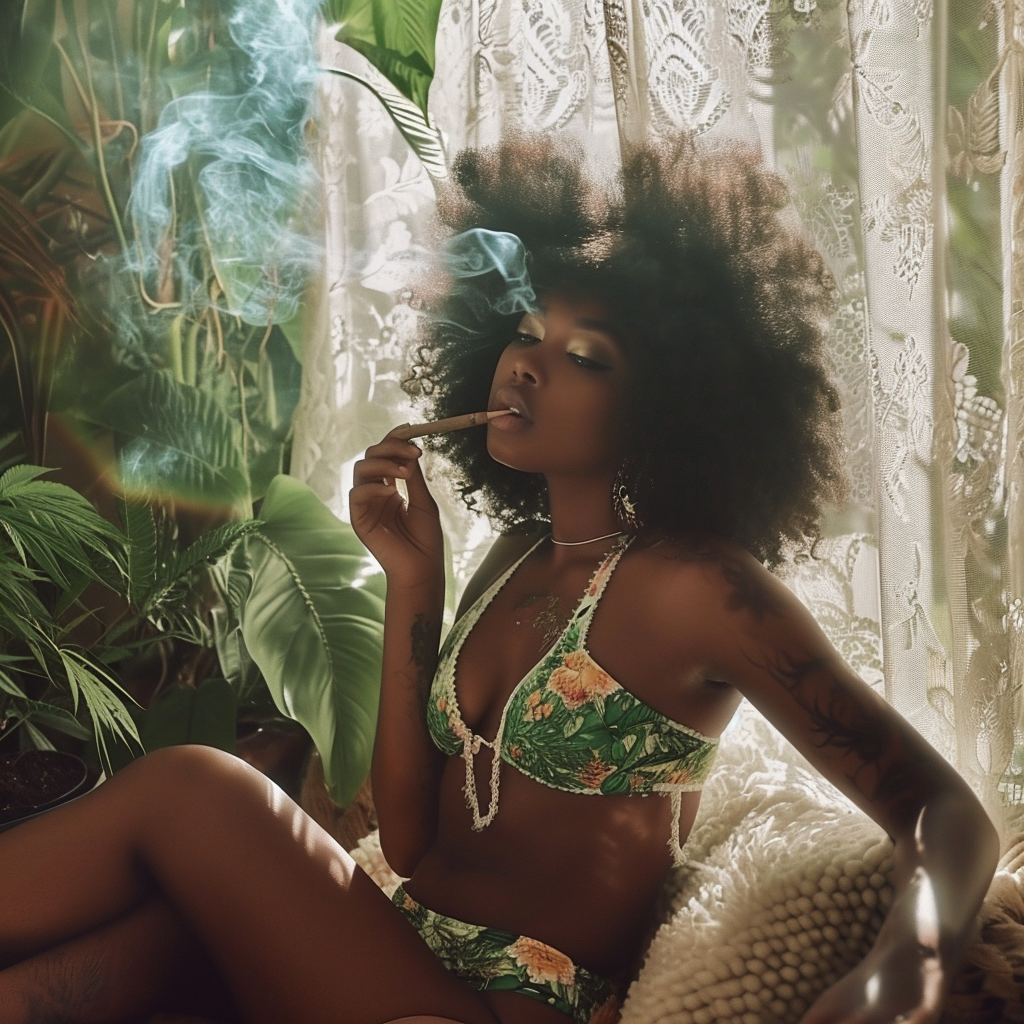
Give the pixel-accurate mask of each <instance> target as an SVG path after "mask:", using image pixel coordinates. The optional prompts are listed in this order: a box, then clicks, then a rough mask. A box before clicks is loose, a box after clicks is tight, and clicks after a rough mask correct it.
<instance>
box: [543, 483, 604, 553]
mask: <svg viewBox="0 0 1024 1024" xmlns="http://www.w3.org/2000/svg"><path fill="white" fill-rule="evenodd" d="M613 478H614V474H612V473H609V474H608V475H607V478H605V476H604V475H593V476H585V477H573V478H571V479H567V478H564V477H554V478H553V477H548V478H547V483H548V502H549V508H550V510H551V536H552V537H553V538H554V539H555V540H558V541H562V542H570V543H571V542H574V541H581V540H584V541H585V540H590V539H591V538H597V537H606V536H607V535H608V534H613V533H617V532H619V531H620V530H622V524H621V523H620V522H619V520H618V518H617V517H616V515H615V510H614V508H613V507H612V480H613ZM610 541H611V538H610V537H609V538H607V540H606V543H610ZM599 549H601V543H600V542H599V541H596V540H595V541H594V543H593V544H592V545H590V544H580V545H578V546H560V545H555V549H554V552H552V555H553V557H555V558H557V559H559V560H565V561H575V560H576V558H578V557H579V556H581V555H582V556H591V555H593V553H594V552H595V551H597V550H599Z"/></svg>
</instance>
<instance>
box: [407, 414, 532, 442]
mask: <svg viewBox="0 0 1024 1024" xmlns="http://www.w3.org/2000/svg"><path fill="white" fill-rule="evenodd" d="M511 414H512V410H511V409H493V410H491V411H490V412H467V413H465V414H464V415H462V416H449V417H447V419H443V420H434V421H433V422H431V423H403V424H402V425H401V426H400V427H395V429H394V430H392V431H391V432H390V436H391V437H397V438H400V439H401V440H403V441H411V440H412V439H413V438H414V437H423V436H424V435H425V434H447V433H449V432H450V431H452V430H465V429H466V427H475V426H477V425H478V424H483V423H486V422H487V421H488V420H493V419H494V418H495V417H496V416H509V415H511Z"/></svg>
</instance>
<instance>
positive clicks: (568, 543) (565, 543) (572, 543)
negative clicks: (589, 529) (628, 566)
mask: <svg viewBox="0 0 1024 1024" xmlns="http://www.w3.org/2000/svg"><path fill="white" fill-rule="evenodd" d="M622 534H623V531H622V530H616V531H615V532H614V533H604V534H602V535H601V536H600V537H591V538H590V539H589V540H555V538H554V537H552V538H551V543H552V544H557V545H558V546H559V547H561V548H576V547H579V546H580V544H593V543H594V541H598V540H608V538H609V537H621V536H622Z"/></svg>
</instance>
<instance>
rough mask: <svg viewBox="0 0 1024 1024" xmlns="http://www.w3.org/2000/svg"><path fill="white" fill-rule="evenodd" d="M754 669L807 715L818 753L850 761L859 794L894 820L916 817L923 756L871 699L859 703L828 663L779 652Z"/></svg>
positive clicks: (851, 777)
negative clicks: (825, 750)
mask: <svg viewBox="0 0 1024 1024" xmlns="http://www.w3.org/2000/svg"><path fill="white" fill-rule="evenodd" d="M748 660H749V661H750V663H751V664H753V665H755V666H756V667H757V668H759V669H761V670H762V671H763V672H766V673H767V674H768V675H769V676H770V677H771V678H772V679H774V680H775V681H776V682H777V683H778V684H779V685H780V686H781V687H782V688H783V689H784V690H786V691H787V692H788V693H789V694H790V695H791V696H792V697H793V699H794V700H795V701H796V702H797V704H799V705H800V707H801V708H802V709H803V711H804V712H805V713H806V714H807V716H808V718H809V719H810V723H811V732H812V733H813V735H814V736H815V744H816V745H817V746H818V747H833V748H835V749H837V750H839V751H841V752H842V753H844V754H846V755H848V756H849V757H850V759H851V760H852V761H853V762H854V765H855V767H852V769H851V770H847V771H846V772H845V773H844V774H845V775H846V778H847V779H848V780H849V781H850V783H851V784H852V785H853V786H854V787H856V789H857V790H858V791H859V792H861V793H863V794H864V796H865V797H867V798H868V799H869V800H871V801H872V802H873V803H875V804H876V805H878V806H880V807H881V808H883V809H884V810H885V811H886V812H887V814H888V815H891V816H892V817H893V819H895V820H900V819H903V820H905V818H906V817H907V816H908V815H911V814H914V813H916V812H917V810H918V809H919V808H920V804H921V796H922V793H921V785H922V772H921V771H920V767H919V766H920V765H921V763H922V762H923V760H924V755H923V753H922V752H920V751H916V750H912V749H908V747H907V745H906V743H905V742H904V741H903V737H902V735H901V731H900V730H899V729H898V728H897V726H896V725H895V723H893V722H891V721H890V720H889V716H888V715H886V714H884V713H883V709H882V708H876V707H872V703H871V698H870V697H865V698H864V699H861V698H859V697H858V696H857V695H855V694H852V693H851V692H850V691H849V689H848V688H847V687H846V686H845V685H844V684H843V683H842V681H841V680H839V679H838V678H837V677H836V676H835V675H834V674H833V673H832V672H831V671H830V668H829V663H830V659H827V658H823V657H815V658H806V659H803V660H801V659H799V658H795V657H792V656H791V655H788V654H786V653H784V652H780V651H775V652H772V653H770V654H765V655H763V656H762V657H761V658H760V659H755V658H751V657H749V656H748Z"/></svg>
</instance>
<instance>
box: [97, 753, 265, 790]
mask: <svg viewBox="0 0 1024 1024" xmlns="http://www.w3.org/2000/svg"><path fill="white" fill-rule="evenodd" d="M115 778H116V779H118V780H122V781H123V783H124V784H132V785H135V786H140V787H142V788H143V789H144V791H145V793H146V794H148V795H149V796H150V797H151V798H152V799H153V800H154V801H157V802H163V803H167V802H176V801H177V800H179V799H182V798H184V799H191V798H194V797H195V796H197V795H201V796H202V797H203V799H204V800H210V799H214V798H215V797H216V796H217V795H218V794H220V793H224V794H226V795H231V796H235V795H237V793H238V791H239V789H243V790H244V789H249V790H252V789H253V788H255V787H264V786H272V785H273V784H272V783H270V781H269V780H268V779H266V778H264V777H263V776H262V775H260V773H259V772H257V771H256V770H255V769H253V768H251V767H250V766H249V765H247V764H246V763H245V762H244V761H242V760H241V759H240V758H237V757H235V756H234V755H233V754H228V753H226V752H225V751H223V750H218V749H217V748H216V747H207V746H202V745H200V744H184V745H181V746H173V747H162V748H161V749H160V750H154V751H153V752H152V753H149V754H146V755H145V756H143V757H140V758H138V759H137V760H136V761H133V762H132V763H131V764H130V765H128V766H127V767H126V768H125V769H123V770H122V771H121V772H119V773H118V775H117V776H116V777H115Z"/></svg>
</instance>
